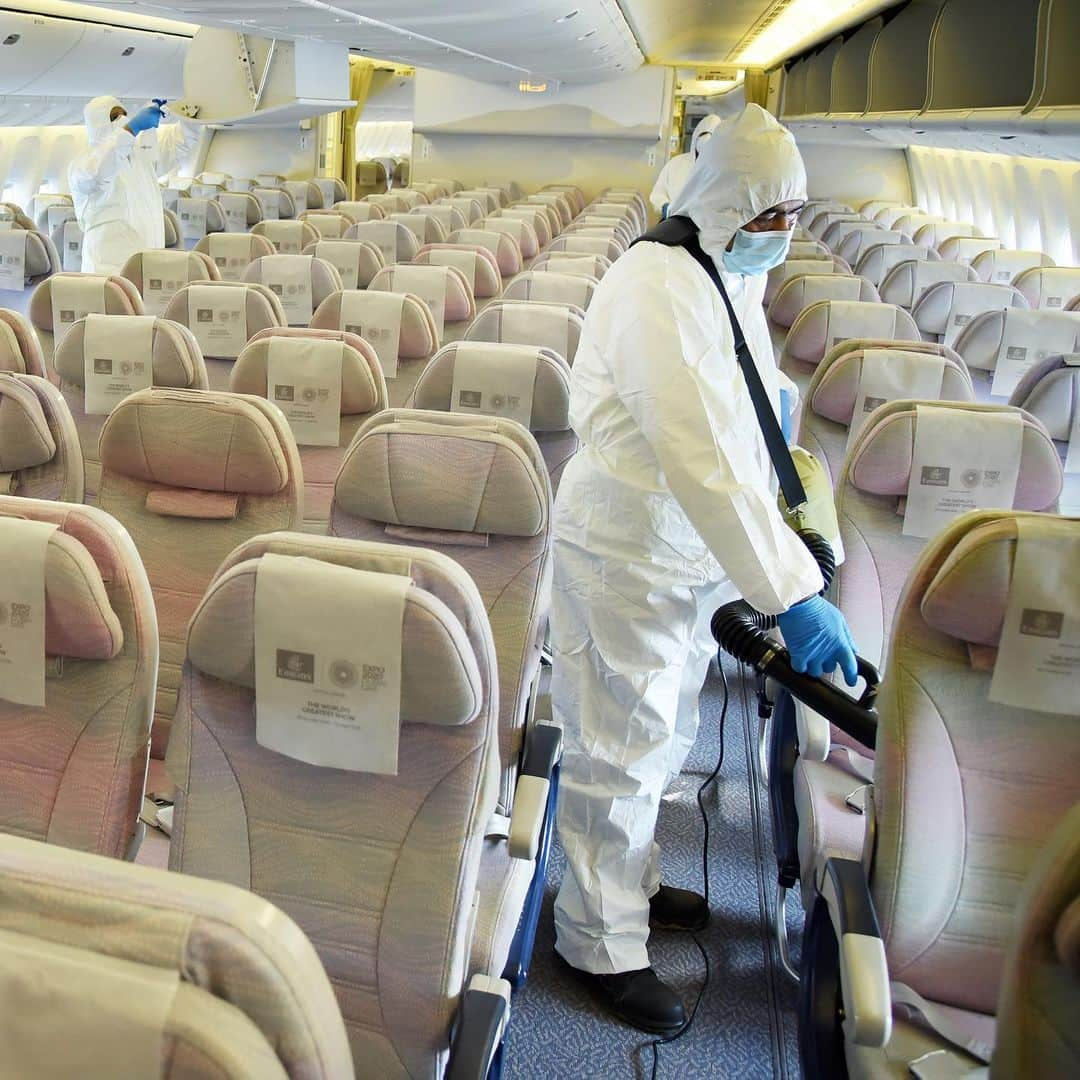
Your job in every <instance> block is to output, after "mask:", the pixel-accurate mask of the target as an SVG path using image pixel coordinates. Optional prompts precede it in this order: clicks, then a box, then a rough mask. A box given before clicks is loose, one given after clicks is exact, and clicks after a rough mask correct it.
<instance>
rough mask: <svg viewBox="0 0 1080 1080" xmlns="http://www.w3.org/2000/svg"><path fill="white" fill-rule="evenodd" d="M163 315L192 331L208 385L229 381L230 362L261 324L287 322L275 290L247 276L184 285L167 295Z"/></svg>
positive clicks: (217, 386) (223, 385) (221, 387)
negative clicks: (244, 279) (237, 278)
mask: <svg viewBox="0 0 1080 1080" xmlns="http://www.w3.org/2000/svg"><path fill="white" fill-rule="evenodd" d="M262 257H263V258H271V257H272V256H262ZM246 272H247V271H245V273H246ZM165 318H166V319H170V320H171V321H172V322H178V323H180V325H181V326H185V327H187V328H188V329H189V330H190V331H191V332H192V333H193V334H194V335H195V341H196V342H197V343H198V346H199V348H200V350H201V351H202V355H203V359H204V360H205V362H206V372H207V376H208V378H209V379H210V388H211V389H212V390H224V389H225V388H226V387H227V386H228V384H229V372H230V371H231V370H232V365H233V362H234V361H235V360H236V358H237V357H238V356H239V355H240V353H241V351H242V349H243V348H244V346H245V345H246V344H247V343H248V341H250V340H251V338H252V337H254V336H255V335H256V334H257V333H258V332H259V331H260V330H265V329H267V327H271V326H287V325H288V321H287V318H286V314H285V309H284V307H282V304H281V299H280V298H279V297H278V295H277V294H276V293H275V292H273V291H272V290H271V289H270V288H269V287H268V286H266V285H263V284H259V283H256V282H250V281H239V282H233V281H204V282H199V283H198V284H195V285H185V286H184V287H183V288H182V289H180V290H179V291H178V292H177V293H175V294H174V295H173V298H172V299H171V300H170V301H169V306H168V307H167V308H166V309H165Z"/></svg>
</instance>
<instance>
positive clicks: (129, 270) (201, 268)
mask: <svg viewBox="0 0 1080 1080" xmlns="http://www.w3.org/2000/svg"><path fill="white" fill-rule="evenodd" d="M120 276H121V277H124V278H127V279H128V281H130V282H131V283H132V284H133V285H134V286H135V288H136V289H137V290H138V293H139V295H140V296H141V297H142V302H143V311H144V312H145V313H146V314H147V315H164V314H165V309H166V308H167V307H168V306H169V301H170V300H171V299H172V298H173V296H174V295H175V293H176V292H177V291H178V290H179V289H182V288H183V287H184V286H185V285H190V284H191V283H192V282H194V281H220V280H221V274H220V273H219V272H218V268H217V265H216V264H215V262H214V260H213V259H211V258H210V256H209V255H205V254H203V252H201V251H139V252H136V253H135V254H134V255H132V256H131V258H130V259H128V261H127V262H126V263H124V265H123V268H122V269H121V270H120Z"/></svg>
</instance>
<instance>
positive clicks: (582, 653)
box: [551, 105, 855, 1032]
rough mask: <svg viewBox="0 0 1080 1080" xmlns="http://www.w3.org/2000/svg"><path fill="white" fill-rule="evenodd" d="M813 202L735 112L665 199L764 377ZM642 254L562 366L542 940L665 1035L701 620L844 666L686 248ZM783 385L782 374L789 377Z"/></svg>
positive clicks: (703, 636)
mask: <svg viewBox="0 0 1080 1080" xmlns="http://www.w3.org/2000/svg"><path fill="white" fill-rule="evenodd" d="M805 200H806V174H805V171H804V168H803V163H802V159H801V157H800V156H799V152H798V149H797V148H796V146H795V140H794V139H793V138H792V136H791V134H790V133H789V132H788V131H787V130H786V129H785V128H783V127H782V126H781V125H780V124H778V123H777V122H776V121H775V120H774V119H773V118H772V117H771V116H770V115H769V114H768V113H767V112H765V111H764V110H763V109H761V108H759V107H758V106H756V105H749V106H747V107H746V109H745V110H744V111H743V112H742V113H740V114H739V115H738V116H735V117H733V118H732V119H730V120H727V121H725V122H723V123H722V124H721V125H720V126H719V127H717V128H716V130H715V131H714V132H713V135H712V137H711V138H710V139H709V140H708V141H707V142H706V143H705V144H704V145H703V148H702V151H701V157H700V159H699V160H698V161H697V163H696V164H695V166H694V170H693V172H692V174H691V176H690V179H689V181H688V182H687V184H686V186H685V187H684V188H683V190H682V193H681V195H680V196H679V197H678V199H677V200H676V202H675V204H674V205H673V206H672V213H673V215H678V216H680V217H683V218H687V219H689V220H690V222H692V225H690V224H688V225H687V226H686V227H689V228H691V229H692V228H693V227H694V226H696V228H697V230H698V233H697V238H698V241H699V243H700V245H701V248H702V249H703V251H704V254H705V256H707V257H708V258H709V259H711V260H712V263H713V265H714V266H715V268H716V270H717V271H719V276H720V279H721V281H722V282H723V284H724V287H725V289H726V291H727V293H728V296H729V297H730V300H731V303H732V306H733V310H734V312H735V315H736V318H737V319H738V320H739V322H740V323H741V325H742V328H743V331H744V333H745V336H746V340H747V344H748V346H749V349H750V353H751V356H752V359H753V362H754V366H755V369H756V370H757V371H758V373H759V375H760V378H761V382H762V383H763V384H764V388H765V391H766V393H767V395H768V399H769V402H770V403H771V405H772V408H773V410H774V411H775V412H776V413H777V414H778V415H779V414H780V412H781V401H780V398H781V395H780V390H781V382H784V383H785V384H787V380H785V379H784V377H783V376H782V375H781V374H780V373H779V372H778V371H777V369H776V364H775V361H774V359H773V350H772V344H771V342H770V339H769V332H768V328H767V326H766V323H765V318H764V315H763V312H762V306H761V301H762V295H763V290H764V287H765V274H766V272H767V271H768V269H769V268H770V267H771V266H773V265H776V264H777V263H779V262H780V261H781V260H782V259H783V258H784V255H785V253H786V251H787V246H788V242H789V241H790V237H791V230H792V228H793V226H794V223H795V220H796V215H797V213H798V211H799V210H800V209H801V207H802V205H803V203H804V202H805ZM648 240H649V238H648V236H646V237H645V239H644V241H643V242H639V243H638V244H636V245H635V246H634V247H633V248H632V249H631V250H630V251H629V252H627V254H625V255H624V256H623V257H622V258H620V259H619V260H618V261H617V262H616V263H615V265H614V266H613V268H612V269H611V270H610V271H609V272H608V273H607V274H606V275H605V276H604V279H603V281H602V282H601V284H600V287H599V289H598V290H597V292H596V294H595V296H594V298H593V301H592V303H591V305H590V306H589V311H588V315H587V317H586V321H585V329H584V332H583V334H582V337H581V343H580V345H579V347H578V351H577V355H576V359H575V361H574V368H573V371H572V373H571V396H570V418H571V422H572V424H573V428H574V430H575V431H576V432H577V434H578V436H579V438H580V439H581V444H582V445H581V449H580V451H579V452H578V453H577V454H576V455H575V457H574V458H573V459H572V460H571V461H570V463H569V464H568V465H567V467H566V471H565V472H564V474H563V478H562V482H561V485H560V487H559V493H558V498H557V500H556V504H555V569H554V588H553V599H552V614H551V626H552V645H553V650H554V671H553V679H552V686H551V697H552V705H553V708H554V714H555V719H556V721H557V722H559V723H560V724H561V725H562V727H563V730H564V735H565V750H564V755H563V763H562V774H561V790H560V800H559V810H558V827H559V835H560V838H561V840H562V844H563V847H564V849H565V851H566V872H565V874H564V876H563V880H562V886H561V889H560V891H559V895H558V899H557V900H556V904H555V925H556V931H557V939H556V949H557V950H558V952H559V954H560V955H561V956H562V957H563V959H565V960H566V961H567V962H568V963H569V964H570V965H571V966H573V967H574V968H576V969H578V970H579V972H581V973H583V974H584V975H585V977H587V978H588V979H589V981H590V982H591V984H592V985H593V987H594V989H595V990H596V991H597V992H598V993H599V994H600V995H601V996H602V997H603V999H604V1001H605V1004H607V1005H608V1007H610V1008H611V1009H612V1011H614V1012H615V1013H616V1014H617V1015H618V1016H619V1017H620V1018H622V1019H623V1020H626V1021H627V1022H629V1023H632V1024H635V1025H636V1026H638V1027H641V1028H644V1029H645V1030H650V1031H657V1032H672V1031H675V1030H678V1028H679V1027H680V1026H681V1025H682V1024H683V1023H684V1022H685V1012H684V1009H683V1005H682V1002H681V1001H680V1000H679V998H678V996H677V995H676V994H675V993H674V992H673V991H672V990H671V989H670V988H669V987H667V986H666V985H665V984H664V983H663V982H661V980H660V979H659V978H658V976H657V975H656V974H655V972H653V970H652V969H651V967H650V965H649V956H648V952H647V949H646V943H647V941H648V937H649V928H650V924H651V925H653V926H662V927H666V928H670V929H684V930H689V929H696V928H700V927H701V926H703V925H704V924H705V922H707V921H708V916H709V913H708V910H707V908H706V905H705V902H704V899H703V898H702V897H700V896H698V895H697V894H695V893H692V892H689V891H687V890H681V889H673V888H670V887H667V886H663V885H661V883H660V869H659V862H658V849H657V847H656V843H655V841H654V835H653V834H654V831H655V827H656V818H657V811H658V809H659V805H660V798H661V795H662V794H663V791H664V788H665V787H666V785H667V782H668V780H669V778H670V777H673V776H674V775H677V774H678V773H679V772H680V770H681V769H682V766H683V763H684V761H685V759H686V755H687V753H688V752H689V750H690V747H691V746H692V745H693V742H694V738H695V736H696V732H697V723H698V696H699V694H700V691H701V688H702V685H703V683H704V681H705V676H706V674H707V670H708V664H709V661H710V658H711V657H712V656H713V655H715V653H716V645H715V643H714V642H713V639H712V635H711V633H710V629H709V623H710V619H711V617H712V614H713V612H714V611H715V610H716V608H717V607H719V606H720V605H721V604H724V603H726V602H728V601H730V600H734V599H737V598H739V597H742V598H744V599H745V600H747V601H748V602H749V603H750V604H752V605H753V606H754V607H755V608H757V609H759V610H760V611H763V612H765V613H767V614H773V615H779V618H780V625H781V629H782V630H783V632H784V636H785V641H786V644H787V645H788V648H789V650H790V652H791V657H792V663H793V665H794V666H795V667H796V668H797V669H798V670H808V671H809V672H810V673H811V674H820V673H821V672H822V671H828V670H832V668H833V667H834V666H835V665H836V664H837V663H839V664H840V666H841V667H842V668H843V669H844V672H845V677H847V678H848V680H849V681H850V682H854V679H855V657H854V652H853V648H852V642H851V638H850V635H849V634H848V631H847V627H846V625H845V624H844V621H843V617H842V616H841V615H840V613H839V612H838V611H837V610H836V608H834V607H832V605H830V604H828V603H827V602H826V601H825V600H823V599H822V598H821V597H820V596H819V595H817V594H818V592H819V590H821V588H822V578H821V573H820V571H819V570H818V567H817V564H816V563H815V561H814V559H813V557H812V556H811V555H810V553H809V551H808V550H807V549H806V547H805V546H804V545H803V544H802V542H801V541H800V540H799V539H798V537H796V535H795V534H794V532H792V531H791V530H790V529H789V528H788V526H787V525H786V524H785V523H784V521H783V519H782V518H781V514H780V511H779V510H778V509H777V505H776V480H775V476H774V473H773V469H772V465H771V461H770V458H769V455H768V451H767V449H766V446H765V442H764V439H763V437H762V434H761V429H760V427H759V424H758V420H757V417H756V414H755V411H754V406H753V404H752V402H751V398H750V395H749V391H748V389H747V385H746V382H745V380H744V378H743V375H742V372H741V370H740V368H739V365H738V361H737V358H736V350H735V339H734V335H733V332H732V324H731V320H730V319H729V318H728V315H727V312H726V310H725V307H724V304H723V300H722V298H721V296H720V294H719V291H718V290H717V288H716V287H715V286H714V284H713V282H712V280H711V278H710V276H709V274H708V273H707V272H706V270H705V268H704V267H703V266H702V265H701V264H699V262H698V261H697V260H696V259H695V257H694V256H693V255H691V254H690V253H689V252H688V251H687V250H685V249H683V248H680V247H668V246H664V245H663V244H661V243H657V242H648ZM787 385H788V386H790V384H787Z"/></svg>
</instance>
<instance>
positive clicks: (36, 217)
mask: <svg viewBox="0 0 1080 1080" xmlns="http://www.w3.org/2000/svg"><path fill="white" fill-rule="evenodd" d="M27 216H28V217H29V218H30V219H31V220H32V221H33V223H34V226H33V227H34V230H35V231H36V232H39V233H43V234H45V235H48V234H49V233H50V232H52V230H53V228H55V226H56V224H58V223H59V222H60V221H62V220H64V218H65V217H67V218H68V219H70V218H72V217H74V216H75V202H74V200H73V199H72V197H71V196H70V195H62V194H47V193H39V194H37V195H34V196H32V197H31V199H30V212H29V214H28V215H27ZM50 217H51V218H52V220H51V221H50Z"/></svg>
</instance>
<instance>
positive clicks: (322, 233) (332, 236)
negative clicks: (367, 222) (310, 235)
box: [300, 210, 354, 240]
mask: <svg viewBox="0 0 1080 1080" xmlns="http://www.w3.org/2000/svg"><path fill="white" fill-rule="evenodd" d="M300 220H301V221H306V222H307V223H308V224H309V225H314V226H315V231H316V232H317V233H318V234H319V237H320V239H322V240H340V239H341V238H342V237H343V236H344V235H345V234H346V233H347V232H348V231H349V226H350V225H352V224H354V222H353V221H352V219H351V218H349V217H347V216H346V215H345V214H339V213H337V212H336V211H334V210H305V211H304V212H303V213H302V214H301V215H300Z"/></svg>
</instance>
